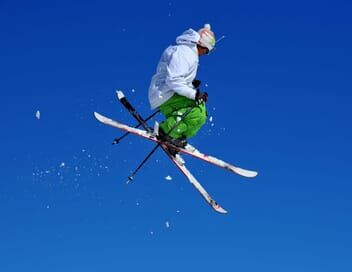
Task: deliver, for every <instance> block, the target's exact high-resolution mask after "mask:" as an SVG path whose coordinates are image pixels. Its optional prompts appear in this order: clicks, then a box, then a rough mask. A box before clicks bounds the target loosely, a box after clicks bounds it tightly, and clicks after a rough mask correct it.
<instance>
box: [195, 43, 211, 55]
mask: <svg viewBox="0 0 352 272" xmlns="http://www.w3.org/2000/svg"><path fill="white" fill-rule="evenodd" d="M197 48H198V56H203V55H208V54H209V49H208V48H206V47H203V46H200V45H198V46H197Z"/></svg>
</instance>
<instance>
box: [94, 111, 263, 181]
mask: <svg viewBox="0 0 352 272" xmlns="http://www.w3.org/2000/svg"><path fill="white" fill-rule="evenodd" d="M94 115H95V117H96V119H97V120H98V121H100V122H101V123H103V124H105V125H109V126H112V127H115V128H119V129H121V130H124V131H126V132H129V133H132V134H134V135H137V136H141V137H143V138H145V139H148V140H151V141H153V142H156V143H159V144H161V143H162V142H161V141H160V140H158V139H157V137H156V136H155V135H154V133H153V132H148V131H145V130H141V129H138V128H133V127H130V126H127V125H125V124H121V123H119V122H117V121H115V120H112V119H110V118H108V117H106V116H103V115H101V114H99V113H97V112H95V113H94ZM150 131H151V130H150ZM163 144H164V145H169V146H172V147H173V148H175V149H177V150H178V151H180V152H182V153H184V154H188V155H191V156H193V157H195V158H198V159H201V160H203V161H206V162H208V163H211V164H213V165H216V166H218V167H221V168H223V169H226V170H228V171H230V172H232V173H235V174H238V175H240V176H243V177H246V178H253V177H255V176H257V174H258V173H257V172H256V171H251V170H246V169H242V168H240V167H237V166H234V165H231V164H229V163H227V162H224V161H223V160H220V159H217V158H215V157H213V156H210V155H205V154H203V153H201V152H200V151H199V150H197V149H196V148H195V147H194V146H192V145H190V144H187V145H186V146H185V147H184V148H181V147H176V146H173V145H171V144H170V143H163Z"/></svg>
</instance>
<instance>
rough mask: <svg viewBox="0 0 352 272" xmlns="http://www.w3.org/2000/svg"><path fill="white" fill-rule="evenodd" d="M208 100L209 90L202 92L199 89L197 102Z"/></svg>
mask: <svg viewBox="0 0 352 272" xmlns="http://www.w3.org/2000/svg"><path fill="white" fill-rule="evenodd" d="M207 101H208V93H207V92H204V93H202V92H201V91H200V90H199V89H197V93H196V102H197V103H199V104H200V103H202V102H204V103H207Z"/></svg>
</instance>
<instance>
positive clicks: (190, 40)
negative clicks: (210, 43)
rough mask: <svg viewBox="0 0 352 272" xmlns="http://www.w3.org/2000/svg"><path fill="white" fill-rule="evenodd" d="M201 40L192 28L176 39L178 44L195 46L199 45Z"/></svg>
mask: <svg viewBox="0 0 352 272" xmlns="http://www.w3.org/2000/svg"><path fill="white" fill-rule="evenodd" d="M199 39H200V36H199V34H198V32H196V31H194V30H193V29H192V28H190V29H188V30H186V31H185V32H183V33H182V34H181V35H180V36H178V37H177V38H176V44H188V45H195V44H197V43H198V41H199Z"/></svg>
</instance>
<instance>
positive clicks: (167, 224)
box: [165, 221, 170, 229]
mask: <svg viewBox="0 0 352 272" xmlns="http://www.w3.org/2000/svg"><path fill="white" fill-rule="evenodd" d="M165 226H166V228H167V229H168V228H170V223H169V221H166V222H165Z"/></svg>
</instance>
